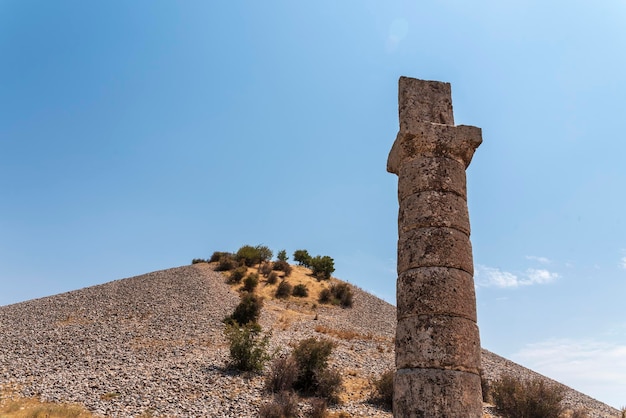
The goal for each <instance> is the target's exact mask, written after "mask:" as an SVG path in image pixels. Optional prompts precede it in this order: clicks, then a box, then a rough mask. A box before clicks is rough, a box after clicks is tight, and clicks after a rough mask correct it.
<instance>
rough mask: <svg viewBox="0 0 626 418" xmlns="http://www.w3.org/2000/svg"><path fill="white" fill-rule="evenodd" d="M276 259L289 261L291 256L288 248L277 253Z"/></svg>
mask: <svg viewBox="0 0 626 418" xmlns="http://www.w3.org/2000/svg"><path fill="white" fill-rule="evenodd" d="M276 259H277V260H278V261H285V262H286V261H287V260H289V256H288V255H287V250H280V251H279V252H278V255H276Z"/></svg>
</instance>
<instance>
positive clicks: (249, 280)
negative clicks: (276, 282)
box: [243, 274, 259, 292]
mask: <svg viewBox="0 0 626 418" xmlns="http://www.w3.org/2000/svg"><path fill="white" fill-rule="evenodd" d="M258 285H259V275H258V274H248V276H247V277H246V278H245V279H243V290H244V291H246V292H254V289H256V287H257V286H258Z"/></svg>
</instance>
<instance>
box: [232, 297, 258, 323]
mask: <svg viewBox="0 0 626 418" xmlns="http://www.w3.org/2000/svg"><path fill="white" fill-rule="evenodd" d="M262 307H263V300H262V299H261V298H260V297H259V296H257V295H255V294H254V293H245V294H244V295H243V296H242V297H241V301H240V302H239V305H237V306H236V307H235V310H234V312H233V313H232V315H230V316H227V317H226V318H224V322H225V323H226V324H233V323H235V325H246V324H249V323H254V324H255V323H256V322H257V321H258V320H259V316H260V315H261V308H262Z"/></svg>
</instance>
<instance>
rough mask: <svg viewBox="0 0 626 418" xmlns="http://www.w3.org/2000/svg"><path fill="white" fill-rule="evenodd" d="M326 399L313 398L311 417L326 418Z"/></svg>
mask: <svg viewBox="0 0 626 418" xmlns="http://www.w3.org/2000/svg"><path fill="white" fill-rule="evenodd" d="M326 408H327V404H326V400H325V399H322V398H313V399H311V418H326V415H327V414H326Z"/></svg>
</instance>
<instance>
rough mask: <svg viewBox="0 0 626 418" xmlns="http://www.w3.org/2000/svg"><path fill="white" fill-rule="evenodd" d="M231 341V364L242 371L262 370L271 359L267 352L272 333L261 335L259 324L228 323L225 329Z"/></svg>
mask: <svg viewBox="0 0 626 418" xmlns="http://www.w3.org/2000/svg"><path fill="white" fill-rule="evenodd" d="M224 333H225V334H226V339H227V340H228V342H229V348H230V358H231V364H232V365H233V366H234V367H235V368H237V369H238V370H241V371H253V372H260V371H261V370H263V367H264V366H265V363H266V362H267V361H268V360H269V359H270V355H269V354H268V352H267V348H268V345H269V340H270V335H269V334H265V335H261V327H260V326H259V325H258V324H252V323H250V324H247V325H243V326H240V325H239V324H237V323H231V324H227V325H226V329H225V331H224Z"/></svg>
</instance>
